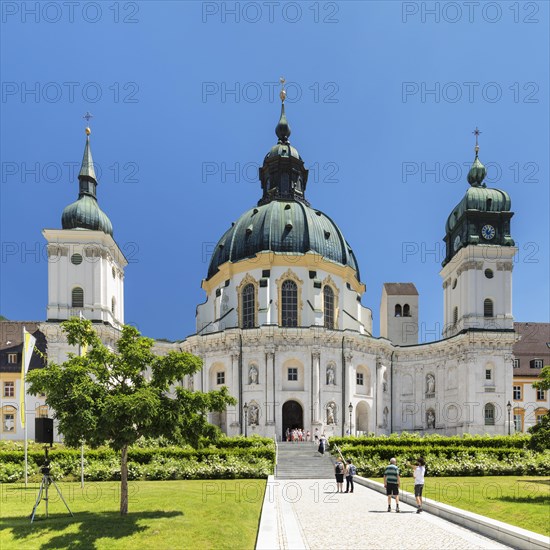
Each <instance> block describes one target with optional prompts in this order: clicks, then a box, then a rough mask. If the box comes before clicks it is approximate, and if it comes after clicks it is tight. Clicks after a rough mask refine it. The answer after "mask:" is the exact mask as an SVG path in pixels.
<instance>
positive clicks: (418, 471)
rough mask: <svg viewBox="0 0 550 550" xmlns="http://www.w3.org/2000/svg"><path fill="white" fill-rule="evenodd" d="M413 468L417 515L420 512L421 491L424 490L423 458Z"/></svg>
mask: <svg viewBox="0 0 550 550" xmlns="http://www.w3.org/2000/svg"><path fill="white" fill-rule="evenodd" d="M412 468H413V476H414V496H415V497H416V505H417V506H418V509H417V510H416V513H417V514H420V512H422V489H424V474H425V473H426V464H425V462H424V459H423V458H419V459H418V460H417V461H416V464H415V465H414V466H413V467H412Z"/></svg>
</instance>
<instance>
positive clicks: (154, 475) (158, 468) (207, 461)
mask: <svg viewBox="0 0 550 550" xmlns="http://www.w3.org/2000/svg"><path fill="white" fill-rule="evenodd" d="M140 444H143V442H141V443H140ZM4 448H5V446H4ZM16 448H17V447H16ZM49 457H50V467H51V475H52V477H53V478H54V479H66V480H71V479H77V478H78V477H79V476H80V449H69V448H64V447H61V448H54V449H52V450H51V451H50V452H49ZM43 463H44V452H43V450H41V451H39V450H37V449H36V447H35V446H33V450H29V452H28V464H29V473H30V477H31V480H33V481H37V480H39V479H40V476H41V474H40V467H41V466H42V465H43ZM274 464H275V445H274V443H273V440H271V439H268V438H250V440H249V441H247V440H246V439H245V438H242V437H236V438H223V439H221V440H220V442H219V445H217V446H214V445H210V446H208V447H205V448H202V449H192V448H191V447H152V448H147V447H141V446H139V445H138V446H135V447H132V448H130V449H129V451H128V477H129V479H148V480H157V479H217V478H224V479H233V478H267V476H268V475H269V474H272V473H273V467H274ZM23 476H24V452H23V451H22V450H19V449H17V450H1V451H0V482H2V483H9V482H16V481H20V480H22V479H23ZM84 477H85V479H87V480H89V481H110V480H117V479H120V454H119V453H117V452H115V451H113V450H112V449H109V448H107V447H102V448H100V449H86V450H85V453H84Z"/></svg>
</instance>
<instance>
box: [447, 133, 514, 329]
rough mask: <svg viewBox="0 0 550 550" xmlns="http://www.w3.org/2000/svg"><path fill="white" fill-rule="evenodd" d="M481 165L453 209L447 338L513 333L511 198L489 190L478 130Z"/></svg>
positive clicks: (449, 223) (449, 238)
mask: <svg viewBox="0 0 550 550" xmlns="http://www.w3.org/2000/svg"><path fill="white" fill-rule="evenodd" d="M473 133H474V135H475V136H476V145H475V159H474V162H473V164H472V167H471V168H470V170H469V172H468V178H467V179H468V183H469V184H470V188H469V189H468V190H467V191H466V194H465V195H464V197H463V198H462V200H461V201H460V202H459V203H458V204H457V205H456V207H455V208H453V211H452V212H451V214H450V215H449V217H448V218H447V223H446V225H445V238H444V241H445V244H446V255H445V260H444V261H443V263H442V265H443V269H442V270H441V273H440V274H441V276H442V277H443V279H444V282H443V288H444V293H445V305H444V309H445V312H444V315H445V327H444V331H443V335H444V336H451V335H453V334H456V333H457V332H459V331H460V330H466V329H471V328H477V329H488V330H494V329H495V328H497V329H504V330H509V329H510V328H512V329H513V317H512V292H511V285H512V280H511V277H512V267H513V262H512V258H513V256H514V254H515V252H516V250H517V249H516V248H515V247H514V240H513V239H512V237H511V235H510V220H511V218H512V216H513V215H514V213H513V212H512V211H511V206H512V203H511V200H510V195H509V194H508V193H507V192H506V191H503V190H501V189H491V188H488V187H487V186H486V185H485V183H484V179H485V176H486V175H487V170H486V168H485V166H484V165H483V164H482V162H481V161H480V160H479V144H478V136H479V134H480V133H481V132H480V131H479V130H478V129H477V128H476V129H475V131H474V132H473Z"/></svg>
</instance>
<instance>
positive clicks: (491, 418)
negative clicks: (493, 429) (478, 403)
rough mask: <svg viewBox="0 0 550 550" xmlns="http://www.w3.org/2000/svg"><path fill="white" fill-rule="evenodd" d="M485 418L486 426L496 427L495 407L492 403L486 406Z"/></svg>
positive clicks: (484, 410)
mask: <svg viewBox="0 0 550 550" xmlns="http://www.w3.org/2000/svg"><path fill="white" fill-rule="evenodd" d="M483 416H484V418H485V426H494V425H495V406H494V405H493V404H492V403H487V405H485V408H484V409H483Z"/></svg>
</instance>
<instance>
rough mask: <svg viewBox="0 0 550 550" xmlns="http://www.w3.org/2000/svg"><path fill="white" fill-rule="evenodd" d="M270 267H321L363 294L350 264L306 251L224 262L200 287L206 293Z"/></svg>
mask: <svg viewBox="0 0 550 550" xmlns="http://www.w3.org/2000/svg"><path fill="white" fill-rule="evenodd" d="M272 267H305V268H306V269H308V270H312V271H314V270H315V271H316V270H318V269H322V270H323V271H326V272H327V273H330V274H331V275H334V276H336V277H341V278H342V279H343V280H344V281H345V282H346V283H349V284H350V286H351V287H352V288H353V290H355V292H357V293H359V294H363V293H364V292H365V290H366V287H365V285H364V284H363V283H360V282H359V281H358V280H357V278H356V271H355V270H354V269H353V268H351V267H350V266H344V265H339V264H337V263H335V262H331V261H329V260H326V259H325V258H323V256H321V255H320V254H316V253H314V252H308V253H306V254H299V255H291V254H287V253H280V254H279V253H275V252H260V253H259V254H256V256H254V257H253V258H247V259H245V260H240V261H238V262H235V263H233V262H225V263H224V264H223V265H221V266H220V268H219V271H218V272H217V273H216V274H215V275H214V276H213V277H212V278H210V279H208V280H206V279H204V280H203V281H202V285H201V286H202V288H203V289H204V291H205V292H206V293H207V294H210V293H211V292H212V290H214V289H216V288H217V287H218V286H220V285H221V284H223V283H224V281H226V280H227V279H231V278H232V277H233V276H235V275H238V274H239V273H243V272H246V271H251V270H253V269H271V268H272Z"/></svg>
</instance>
